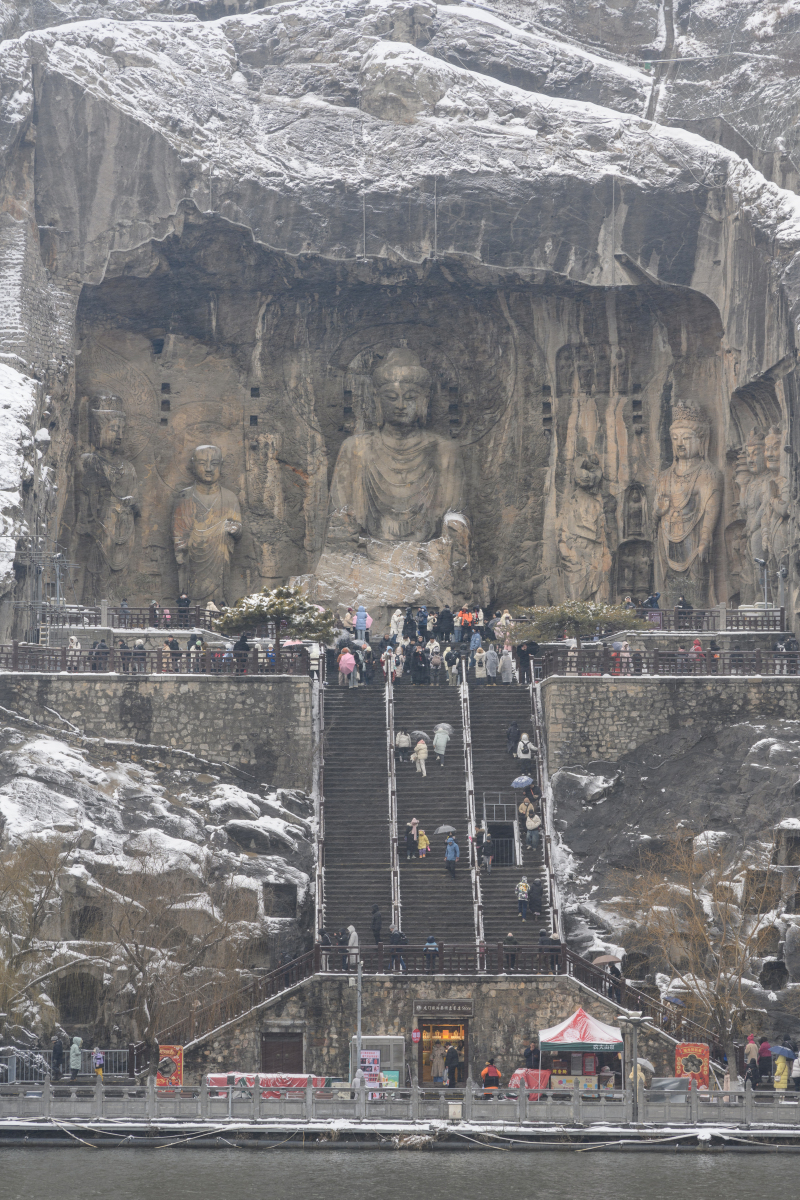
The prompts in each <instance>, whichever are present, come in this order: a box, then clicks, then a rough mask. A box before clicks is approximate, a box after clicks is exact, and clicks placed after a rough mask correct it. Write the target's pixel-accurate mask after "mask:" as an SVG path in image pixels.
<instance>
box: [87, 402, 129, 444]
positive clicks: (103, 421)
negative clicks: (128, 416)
mask: <svg viewBox="0 0 800 1200" xmlns="http://www.w3.org/2000/svg"><path fill="white" fill-rule="evenodd" d="M96 402H97V408H92V409H90V416H91V425H92V427H91V436H92V445H93V446H95V447H96V448H97V449H98V450H112V451H114V450H119V449H121V447H122V438H123V436H124V434H125V413H124V412H123V411H122V401H121V400H120V398H119V396H98V397H97V401H96ZM112 405H119V407H118V408H117V407H112Z"/></svg>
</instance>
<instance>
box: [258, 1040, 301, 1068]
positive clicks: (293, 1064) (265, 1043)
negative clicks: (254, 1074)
mask: <svg viewBox="0 0 800 1200" xmlns="http://www.w3.org/2000/svg"><path fill="white" fill-rule="evenodd" d="M261 1070H262V1071H263V1072H264V1073H265V1074H267V1075H302V1074H303V1035H302V1033H262V1035H261Z"/></svg>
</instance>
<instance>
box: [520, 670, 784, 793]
mask: <svg viewBox="0 0 800 1200" xmlns="http://www.w3.org/2000/svg"><path fill="white" fill-rule="evenodd" d="M542 706H543V709H544V721H545V732H546V737H547V753H548V766H549V769H550V772H551V774H552V772H553V771H557V770H558V769H559V768H560V767H567V766H572V765H576V764H585V763H588V762H591V761H592V760H595V759H607V760H611V761H614V760H616V759H617V758H619V757H620V756H621V755H623V754H625V753H627V752H629V751H632V750H636V749H637V748H638V747H639V746H641V745H642V743H644V742H647V741H649V740H650V739H651V738H654V737H657V736H658V735H659V734H662V733H667V732H670V731H671V730H675V729H688V728H692V729H695V730H698V731H702V730H703V729H708V730H711V729H714V728H719V727H720V726H723V725H732V724H735V723H736V722H737V721H750V720H763V719H764V718H772V719H775V718H777V719H780V718H785V719H786V720H797V718H798V716H800V679H798V678H797V677H796V676H785V677H780V676H779V677H774V676H773V677H769V678H763V679H762V678H760V677H753V676H748V677H746V678H740V679H737V678H735V677H729V676H726V677H720V678H714V677H713V676H712V677H707V676H703V677H698V678H696V679H692V678H651V679H640V678H630V679H620V678H616V679H599V678H597V677H580V676H576V677H570V676H558V677H554V678H551V679H546V680H544V682H543V683H542Z"/></svg>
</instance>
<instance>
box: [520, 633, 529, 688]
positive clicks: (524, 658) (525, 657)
mask: <svg viewBox="0 0 800 1200" xmlns="http://www.w3.org/2000/svg"><path fill="white" fill-rule="evenodd" d="M517 666H518V668H519V681H520V683H530V681H531V655H530V651H529V649H528V643H527V642H522V643H521V645H519V646H517Z"/></svg>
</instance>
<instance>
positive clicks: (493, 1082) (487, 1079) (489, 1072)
mask: <svg viewBox="0 0 800 1200" xmlns="http://www.w3.org/2000/svg"><path fill="white" fill-rule="evenodd" d="M500 1078H501V1076H500V1072H499V1071H498V1069H497V1067H496V1066H495V1065H494V1059H493V1058H490V1059H489V1060H488V1061H487V1063H486V1066H485V1067H484V1068H483V1070H482V1071H481V1079H482V1080H483V1086H484V1088H495V1089H496V1088H499V1087H500ZM491 1098H492V1097H491V1096H487V1097H486V1099H487V1100H491Z"/></svg>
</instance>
